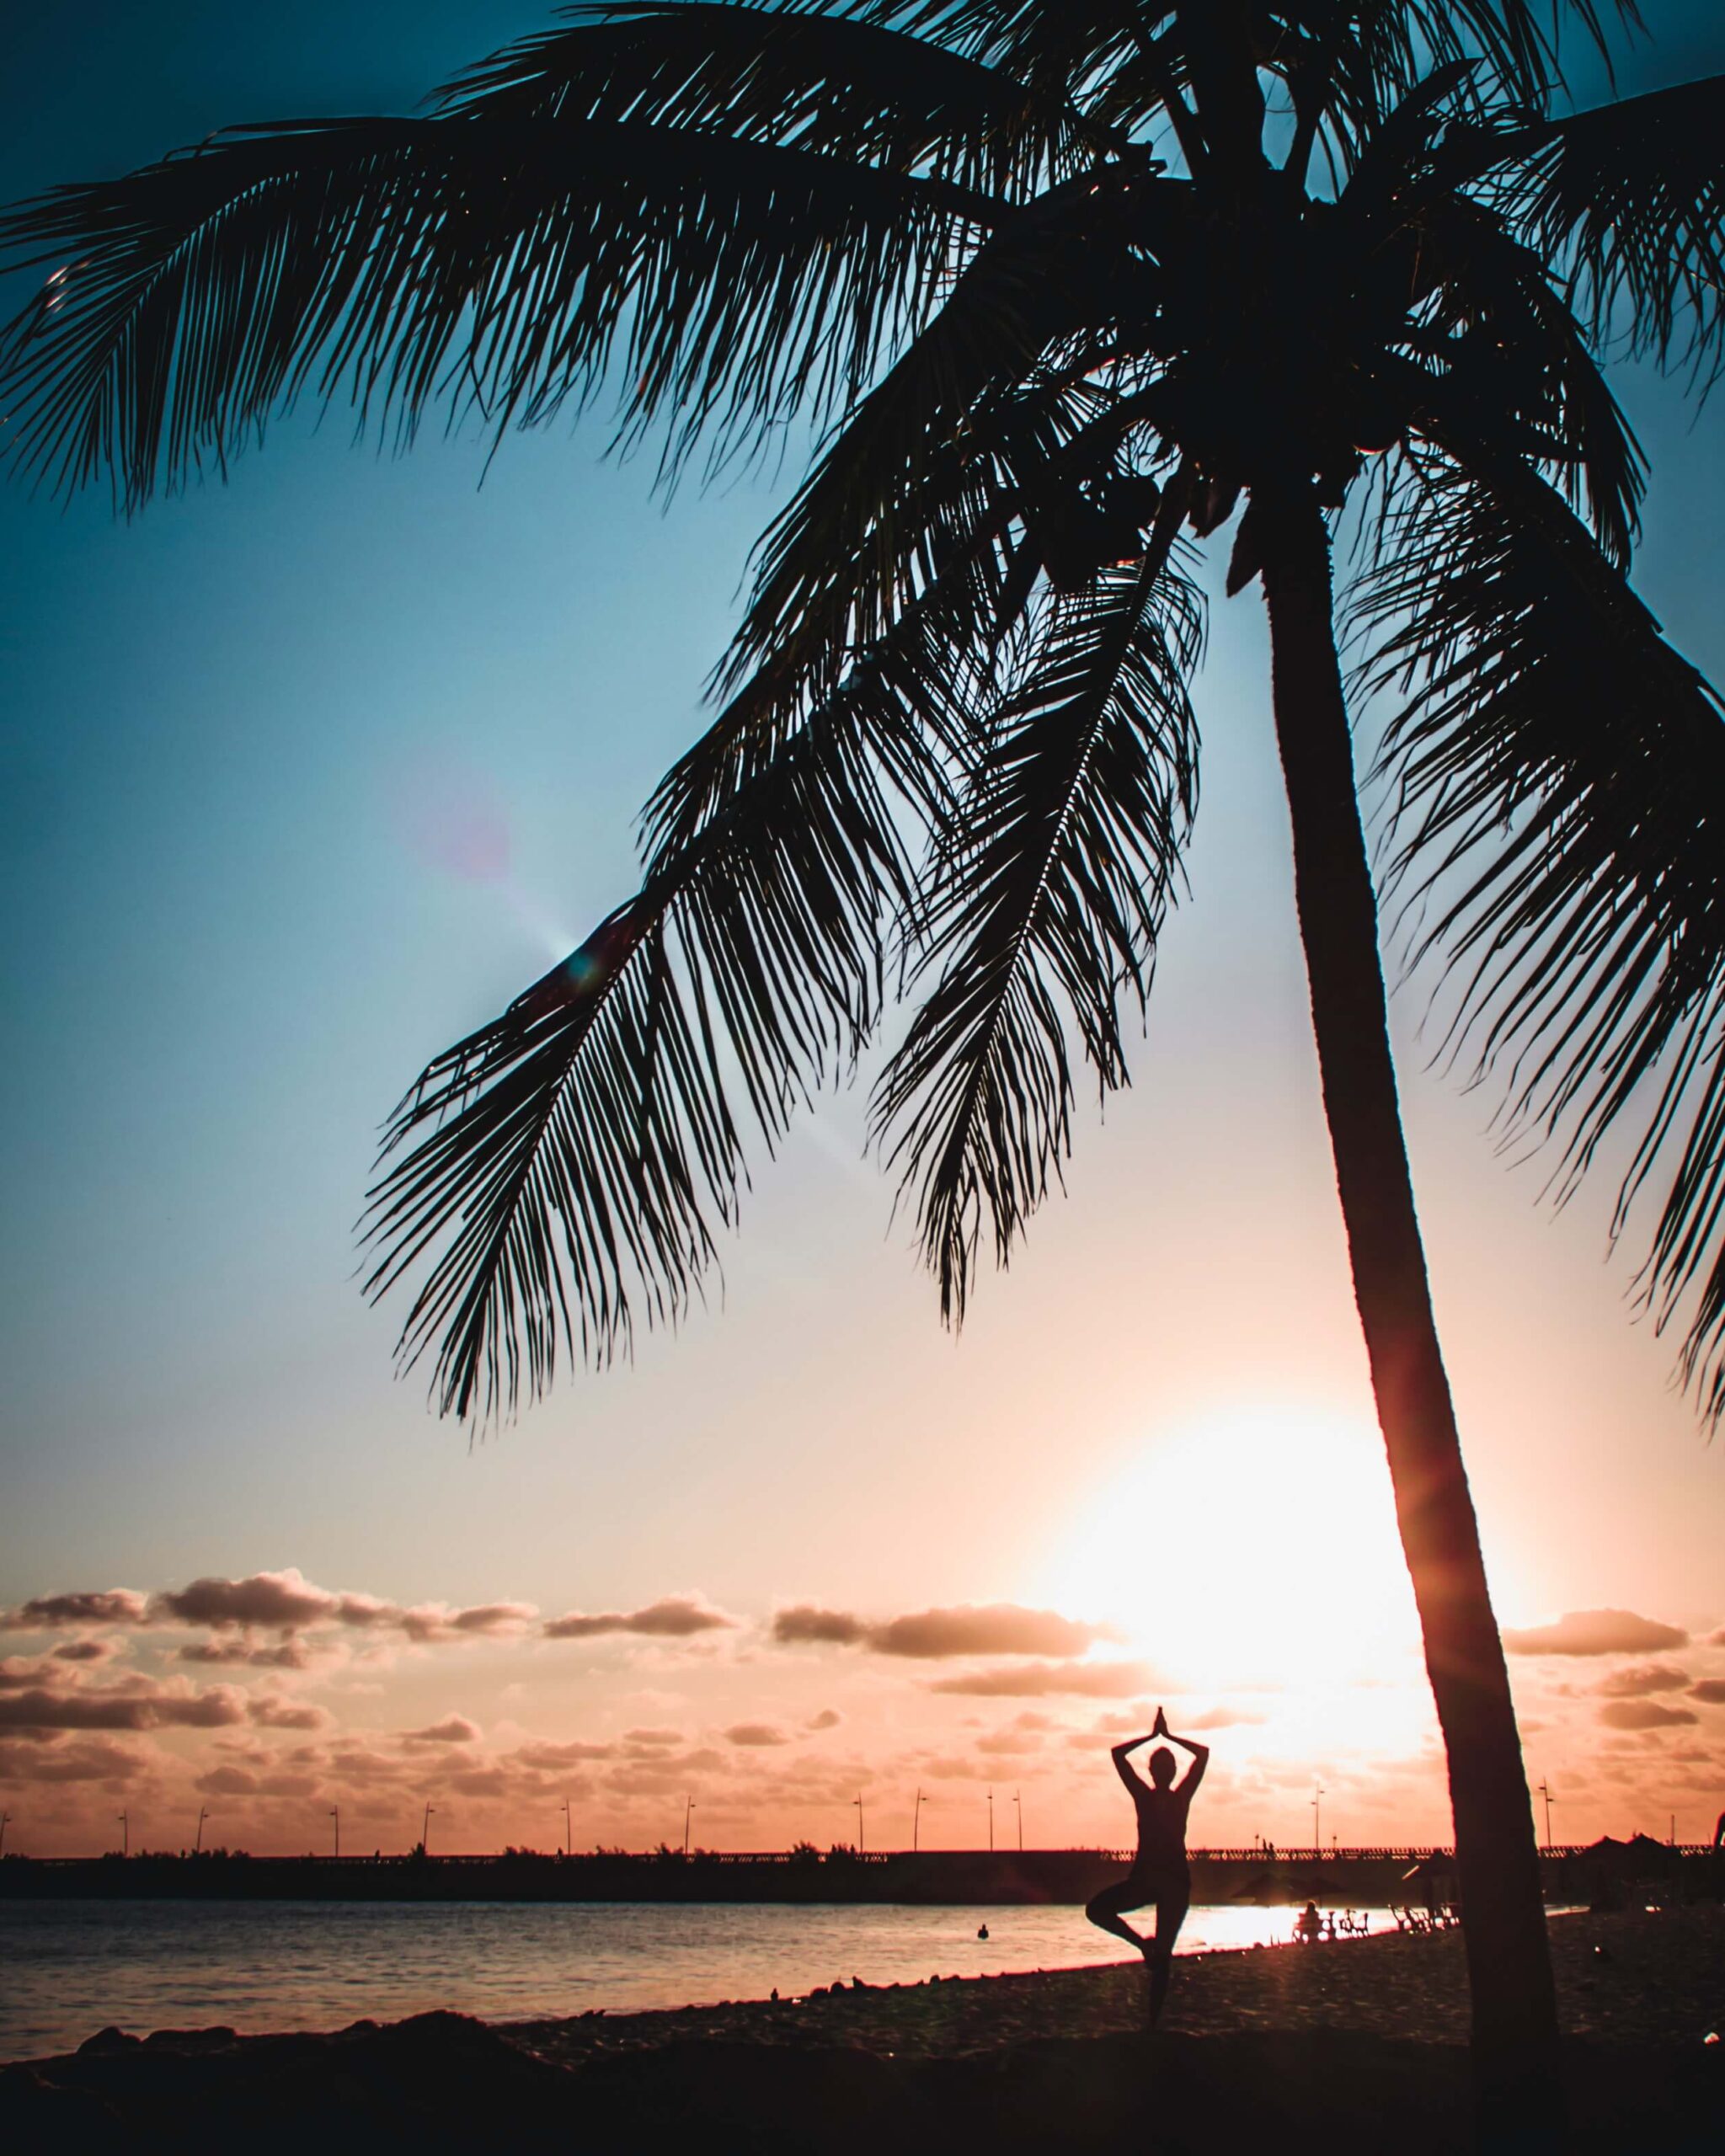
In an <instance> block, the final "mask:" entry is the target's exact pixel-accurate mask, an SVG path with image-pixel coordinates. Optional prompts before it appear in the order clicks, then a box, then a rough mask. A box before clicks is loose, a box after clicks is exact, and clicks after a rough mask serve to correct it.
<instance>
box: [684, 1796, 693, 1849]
mask: <svg viewBox="0 0 1725 2156" xmlns="http://www.w3.org/2000/svg"><path fill="white" fill-rule="evenodd" d="M694 1816H695V1800H694V1798H693V1797H691V1798H690V1799H689V1800H688V1801H687V1802H686V1804H685V1805H684V1806H683V1855H684V1858H685V1860H686V1859H687V1856H688V1854H689V1822H690V1821H691V1820H692V1818H693V1817H694Z"/></svg>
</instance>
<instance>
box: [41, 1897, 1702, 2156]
mask: <svg viewBox="0 0 1725 2156" xmlns="http://www.w3.org/2000/svg"><path fill="white" fill-rule="evenodd" d="M1551 1935H1552V1942H1553V1949H1554V1953H1555V1956H1556V1960H1557V1972H1558V1983H1559V1987H1560V1992H1561V1995H1562V2008H1563V2015H1564V2020H1565V2025H1566V2028H1567V2031H1568V2032H1569V2033H1568V2038H1567V2047H1566V2073H1567V2079H1568V2083H1569V2087H1570V2095H1571V2107H1572V2111H1573V2117H1574V2131H1573V2135H1572V2140H1571V2145H1572V2147H1573V2149H1574V2150H1576V2151H1578V2152H1580V2151H1586V2152H1588V2153H1589V2156H1594V2152H1598V2153H1599V2156H1605V2152H1607V2151H1610V2152H1613V2156H1616V2152H1618V2151H1643V2150H1644V2151H1648V2152H1658V2156H1676V2152H1684V2156H1690V2152H1694V2156H1701V2152H1703V2151H1705V2152H1706V2156H1720V2153H1721V2152H1722V2151H1725V2041H1722V2040H1725V1909H1722V1908H1719V1907H1717V1906H1704V1907H1699V1908H1681V1909H1672V1910H1667V1911H1663V1912H1659V1913H1642V1912H1636V1913H1630V1914H1622V1915H1611V1916H1590V1917H1565V1918H1559V1919H1555V1920H1554V1921H1553V1924H1552V1927H1551ZM1142 2012H1143V1972H1142V1971H1141V1970H1140V1969H1139V1968H1137V1967H1113V1968H1106V1969H1095V1970H1077V1971H1064V1972H1050V1973H1048V1974H1041V1973H1035V1974H1028V1975H1023V1976H1015V1977H996V1978H993V1979H982V1980H978V1981H974V1982H969V1983H956V1982H952V1983H938V1984H933V1983H930V1984H920V1985H906V1986H903V1987H900V1988H886V1989H880V1990H870V1989H863V1990H855V1989H849V1988H846V1989H845V1990H842V1991H839V1992H836V1993H832V1994H830V1995H829V1996H827V1997H825V1998H816V1999H809V2000H806V2001H789V2000H788V2001H785V2002H782V2003H781V2004H777V2005H774V2004H766V2003H756V2004H743V2005H730V2006H721V2007H710V2008H684V2009H680V2010H678V2011H676V2012H672V2013H661V2014H634V2015H617V2016H614V2017H613V2016H605V2015H589V2016H586V2017H584V2018H583V2019H581V2020H576V2021H563V2022H531V2023H522V2024H519V2025H512V2026H509V2027H497V2028H494V2027H489V2026H487V2025H483V2024H482V2023H479V2022H475V2021H470V2020H465V2019H463V2018H462V2017H461V2016H458V2015H420V2016H419V2017H418V2018H417V2019H415V2020H411V2021H406V2022H401V2023H398V2024H396V2025H393V2026H392V2027H387V2028H379V2027H377V2025H375V2024H372V2023H370V2022H360V2023H359V2024H356V2025H355V2027H354V2028H353V2029H351V2030H347V2031H342V2032H341V2033H340V2034H339V2035H336V2036H272V2037H251V2038H237V2037H235V2036H233V2035H232V2032H231V2031H213V2030H212V2031H201V2032H180V2033H179V2034H174V2033H164V2034H163V2035H158V2036H152V2037H151V2038H150V2039H149V2040H148V2041H146V2042H143V2043H138V2042H137V2041H136V2040H128V2039H126V2038H124V2037H120V2036H115V2035H112V2034H110V2035H109V2036H107V2037H106V2038H105V2039H104V2040H96V2041H93V2042H92V2043H91V2044H89V2045H87V2046H86V2047H84V2048H83V2050H82V2051H80V2052H77V2053H75V2054H73V2055H72V2056H71V2057H67V2058H60V2059H51V2060H45V2061H40V2062H38V2063H35V2065H33V2066H29V2067H11V2068H5V2069H4V2070H0V2148H4V2149H6V2150H7V2151H8V2152H13V2151H16V2152H19V2156H25V2153H26V2152H34V2151H35V2150H38V2149H40V2150H43V2151H49V2150H52V2151H55V2152H56V2156H58V2153H59V2152H68V2151H77V2150H84V2149H91V2150H102V2151H108V2150H115V2151H137V2152H140V2153H141V2156H142V2152H149V2156H155V2152H158V2151H167V2150H168V2149H173V2150H175V2151H197V2150H202V2149H206V2148H207V2149H212V2150H214V2149H221V2150H223V2151H224V2152H225V2151H227V2150H228V2149H230V2148H233V2149H237V2150H245V2151H248V2152H251V2151H268V2152H273V2151H276V2150H283V2151H286V2150H288V2149H291V2150H293V2151H294V2152H295V2156H307V2153H308V2152H309V2156H323V2152H328V2151H334V2150H345V2149H348V2148H355V2149H366V2150H367V2151H373V2152H386V2151H387V2152H394V2151H397V2150H402V2151H405V2150H409V2149H412V2150H414V2151H416V2152H428V2151H436V2152H441V2151H445V2150H451V2151H453V2150H455V2149H457V2148H459V2149H461V2150H462V2151H464V2152H471V2151H475V2150H515V2149H519V2150H523V2151H539V2150H545V2151H550V2150H553V2149H554V2150H558V2151H561V2152H569V2156H577V2153H578V2152H585V2151H592V2152H611V2151H633V2150H637V2149H648V2148H657V2147H659V2146H661V2145H670V2144H671V2143H673V2142H676V2143H688V2144H689V2145H690V2146H691V2148H692V2149H694V2150H698V2151H700V2152H701V2156H724V2152H728V2151H731V2150H736V2151H748V2152H754V2151H760V2152H761V2153H762V2156H781V2153H782V2156H792V2152H804V2151H807V2152H809V2156H817V2152H827V2151H830V2152H833V2156H852V2152H857V2153H858V2156H860V2152H862V2151H864V2150H867V2151H868V2152H869V2156H921V2152H923V2151H928V2152H932V2151H935V2150H937V2149H938V2150H940V2151H941V2152H943V2156H949V2153H950V2152H953V2151H967V2152H968V2151H969V2150H970V2149H972V2148H980V2147H983V2146H986V2147H988V2148H991V2149H992V2150H1005V2151H1026V2152H1028V2151H1030V2150H1048V2151H1066V2150H1072V2151H1089V2150H1096V2151H1101V2150H1103V2149H1108V2150H1110V2151H1114V2150H1120V2149H1124V2148H1131V2149H1133V2150H1135V2151H1142V2152H1146V2156H1163V2153H1164V2152H1166V2156H1175V2153H1176V2152H1191V2153H1192V2156H1197V2152H1199V2151H1200V2150H1202V2151H1204V2152H1205V2156H1218V2153H1219V2152H1229V2151H1233V2150H1236V2149H1253V2150H1257V2149H1271V2148H1285V2149H1290V2150H1294V2151H1300V2152H1303V2151H1305V2150H1306V2149H1323V2150H1325V2151H1327V2152H1334V2151H1351V2150H1356V2149H1357V2150H1360V2151H1367V2150H1370V2151H1377V2150H1383V2151H1386V2152H1391V2151H1393V2152H1396V2156H1423V2152H1427V2151H1430V2152H1437V2151H1440V2150H1461V2149H1466V2148H1469V2147H1470V2146H1471V2142H1472V2136H1471V2127H1470V2123H1469V2118H1470V2113H1469V2102H1468V2084H1467V2075H1466V2053H1465V2051H1464V2049H1463V2045H1464V2041H1465V2036H1466V1993H1465V1988H1464V1983H1463V1975H1462V1962H1461V1942H1460V1940H1459V1939H1457V1938H1456V1937H1455V1936H1454V1935H1450V1936H1446V1937H1443V1938H1439V1939H1413V1938H1402V1937H1399V1936H1391V1937H1386V1938H1380V1939H1375V1940H1363V1941H1353V1942H1346V1943H1341V1944H1338V1945H1332V1946H1321V1947H1316V1948H1312V1949H1309V1950H1301V1949H1296V1948H1293V1947H1281V1948H1274V1949H1266V1950H1261V1951H1255V1952H1248V1953H1240V1954H1215V1955H1204V1956H1192V1957H1190V1958H1188V1959H1187V1960H1184V1961H1182V1962H1181V1963H1180V1965H1179V1967H1178V1970H1177V1972H1176V1977H1175V1985H1174V1990H1173V1993H1172V1999H1171V2002H1170V2007H1169V2011H1168V2014H1167V2019H1166V2020H1165V2023H1164V2025H1163V2027H1162V2030H1161V2031H1159V2032H1158V2033H1157V2035H1156V2036H1155V2037H1154V2038H1153V2039H1148V2038H1146V2036H1145V2034H1144V2032H1143V2028H1142ZM1710 2038H1712V2039H1713V2040H1712V2041H1709V2039H1710Z"/></svg>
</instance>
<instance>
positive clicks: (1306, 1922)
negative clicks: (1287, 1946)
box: [1294, 1902, 1324, 1946]
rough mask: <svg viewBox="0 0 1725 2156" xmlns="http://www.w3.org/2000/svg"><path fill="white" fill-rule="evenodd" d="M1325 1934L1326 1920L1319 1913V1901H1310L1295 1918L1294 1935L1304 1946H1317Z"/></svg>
mask: <svg viewBox="0 0 1725 2156" xmlns="http://www.w3.org/2000/svg"><path fill="white" fill-rule="evenodd" d="M1323 1935H1324V1920H1323V1919H1322V1917H1321V1916H1320V1915H1319V1914H1318V1913H1317V1903H1316V1902H1308V1903H1306V1907H1305V1908H1303V1909H1302V1910H1301V1911H1300V1914H1299V1915H1298V1916H1297V1917H1296V1918H1295V1920H1294V1936H1295V1938H1296V1939H1297V1940H1299V1941H1300V1945H1302V1946H1316V1945H1317V1943H1318V1941H1319V1940H1321V1939H1322V1937H1323Z"/></svg>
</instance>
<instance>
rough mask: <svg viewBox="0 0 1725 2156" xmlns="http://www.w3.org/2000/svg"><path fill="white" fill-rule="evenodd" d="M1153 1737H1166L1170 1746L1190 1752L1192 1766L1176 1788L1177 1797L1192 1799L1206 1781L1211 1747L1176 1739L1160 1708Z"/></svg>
mask: <svg viewBox="0 0 1725 2156" xmlns="http://www.w3.org/2000/svg"><path fill="white" fill-rule="evenodd" d="M1151 1736H1152V1737H1167V1740H1168V1742H1169V1743H1170V1744H1178V1746H1179V1748H1180V1749H1181V1750H1182V1751H1183V1752H1189V1753H1191V1754H1192V1764H1191V1765H1190V1766H1189V1767H1188V1769H1186V1772H1185V1774H1183V1776H1182V1777H1181V1780H1180V1781H1179V1782H1178V1785H1177V1786H1176V1794H1177V1795H1178V1796H1183V1797H1187V1798H1190V1797H1191V1796H1192V1795H1193V1794H1194V1791H1195V1790H1197V1787H1198V1785H1199V1783H1200V1782H1201V1781H1202V1780H1204V1769H1205V1768H1206V1767H1207V1766H1209V1764H1210V1747H1209V1745H1207V1744H1196V1743H1194V1742H1193V1740H1192V1739H1191V1738H1190V1737H1176V1736H1175V1734H1174V1732H1173V1731H1172V1730H1171V1729H1170V1728H1169V1727H1168V1718H1167V1716H1166V1715H1165V1714H1164V1713H1163V1712H1162V1709H1161V1708H1160V1707H1158V1708H1157V1709H1156V1727H1155V1728H1154V1729H1153V1730H1152V1731H1151Z"/></svg>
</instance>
